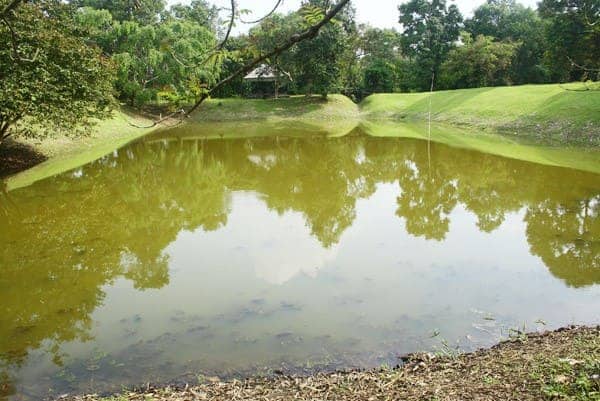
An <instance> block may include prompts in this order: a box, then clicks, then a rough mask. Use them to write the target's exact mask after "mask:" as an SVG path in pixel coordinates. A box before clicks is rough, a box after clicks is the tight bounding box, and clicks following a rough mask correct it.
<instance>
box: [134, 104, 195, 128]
mask: <svg viewBox="0 0 600 401" xmlns="http://www.w3.org/2000/svg"><path fill="white" fill-rule="evenodd" d="M177 114H181V115H182V116H184V115H185V110H183V109H180V110H177V111H174V112H173V113H171V114H168V115H166V116H164V117H162V118H160V119H158V120H156V121H153V122H152V124H150V125H147V126H142V125H136V124H134V123H132V122H131V121H128V122H127V123H128V124H129V125H131V126H132V127H135V128H145V129H147V128H154V127H156V126H157V125H158V124H160V123H162V122H163V121H166V120H168V119H170V118H171V117H173V116H175V115H177ZM181 121H182V120H181V119H180V120H179V122H178V123H175V124H173V125H172V126H173V127H174V126H176V125H178V124H180V123H181Z"/></svg>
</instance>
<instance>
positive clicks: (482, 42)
mask: <svg viewBox="0 0 600 401" xmlns="http://www.w3.org/2000/svg"><path fill="white" fill-rule="evenodd" d="M516 48H517V45H516V44H513V43H504V42H495V41H494V40H493V38H492V37H491V36H483V35H479V36H477V37H476V38H475V39H473V38H472V37H471V35H470V34H469V33H466V32H465V33H464V34H463V35H462V45H461V46H458V47H457V48H456V49H452V50H450V53H448V57H447V59H446V61H445V62H444V63H443V64H442V66H441V68H440V83H441V84H442V86H444V87H445V88H449V89H459V88H478V87H482V86H497V85H508V84H510V83H511V80H510V67H511V63H512V60H513V59H514V55H515V51H516Z"/></svg>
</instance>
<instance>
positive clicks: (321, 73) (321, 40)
mask: <svg viewBox="0 0 600 401" xmlns="http://www.w3.org/2000/svg"><path fill="white" fill-rule="evenodd" d="M328 6H329V1H324V0H307V1H305V2H304V4H303V7H304V9H303V10H301V11H304V13H305V18H304V19H305V23H307V24H308V23H310V22H311V16H310V15H311V14H314V13H315V10H322V11H321V12H322V13H325V12H326V11H327V9H328ZM306 14H308V15H309V16H308V17H307V16H306ZM317 14H318V13H317ZM354 14H355V10H354V9H353V8H352V7H347V8H346V9H344V10H343V11H341V12H340V13H338V15H336V17H335V19H334V20H333V23H331V24H328V25H327V26H326V27H324V28H323V29H322V30H321V32H319V34H318V35H317V36H316V37H315V38H313V39H312V40H310V41H304V42H301V43H298V45H297V46H296V49H295V50H294V52H293V59H294V64H295V66H296V74H297V75H296V77H295V80H296V84H297V85H298V87H299V89H300V90H301V91H302V92H304V93H305V94H307V95H310V94H313V93H318V94H320V95H321V96H323V97H327V94H328V93H329V92H334V91H339V90H341V89H342V87H343V73H342V72H343V71H344V69H345V68H347V65H345V64H348V63H351V62H352V60H353V59H354V54H352V52H353V48H352V46H351V42H352V39H351V35H352V33H353V32H355V31H356V23H355V21H354V17H355V15H354ZM307 61H309V62H307Z"/></svg>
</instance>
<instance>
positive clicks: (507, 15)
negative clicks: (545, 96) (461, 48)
mask: <svg viewBox="0 0 600 401" xmlns="http://www.w3.org/2000/svg"><path fill="white" fill-rule="evenodd" d="M465 30H466V31H467V32H469V33H470V34H471V36H472V37H477V36H479V35H485V36H490V37H493V38H494V40H496V41H512V42H515V43H517V42H518V43H520V45H519V47H518V49H517V51H516V54H515V58H514V60H513V62H512V66H511V81H512V82H514V83H516V84H523V83H541V82H546V81H547V80H548V72H547V70H546V68H545V67H544V66H543V65H542V57H543V53H544V41H545V38H544V24H543V21H542V19H541V18H540V17H539V16H538V14H537V13H536V12H535V11H534V10H532V9H531V8H526V7H524V6H523V5H521V4H518V3H517V2H516V1H515V0H487V2H486V3H484V4H483V5H481V6H480V7H478V8H477V9H476V10H475V13H474V15H473V17H472V18H470V19H468V20H466V21H465Z"/></svg>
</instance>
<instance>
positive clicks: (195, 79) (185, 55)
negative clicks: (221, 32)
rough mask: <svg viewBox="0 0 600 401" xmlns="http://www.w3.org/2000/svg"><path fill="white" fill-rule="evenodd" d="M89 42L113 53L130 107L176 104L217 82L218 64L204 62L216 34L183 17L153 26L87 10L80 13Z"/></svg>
mask: <svg viewBox="0 0 600 401" xmlns="http://www.w3.org/2000/svg"><path fill="white" fill-rule="evenodd" d="M78 18H79V20H80V21H81V24H82V25H83V26H85V28H86V33H87V37H88V39H89V40H91V41H93V42H95V43H97V44H98V45H100V46H102V47H103V50H104V51H105V52H106V53H107V54H111V55H112V59H113V60H114V62H115V64H116V66H117V79H116V82H115V88H116V89H117V91H118V92H119V97H120V98H121V99H122V100H126V101H128V103H129V104H130V105H131V106H143V105H145V104H147V103H148V102H150V101H157V100H161V99H166V100H168V101H169V102H171V103H173V104H175V105H177V104H178V103H179V102H181V101H186V100H187V101H189V100H192V99H194V98H195V97H197V96H198V95H199V93H200V92H201V91H202V90H203V88H205V87H207V86H208V85H211V84H214V83H215V82H216V79H217V76H218V74H219V72H220V66H221V61H220V60H214V61H212V62H205V61H206V60H207V59H208V58H209V53H210V52H211V50H212V49H213V48H214V47H215V45H216V38H215V34H214V32H212V31H211V30H210V29H209V28H208V27H205V26H202V25H200V24H199V23H197V22H194V21H192V20H190V19H186V18H178V19H175V18H169V19H166V20H164V21H161V22H160V23H157V24H149V25H141V24H139V23H138V22H136V21H123V22H119V21H115V20H112V19H111V18H110V15H108V14H107V12H106V10H94V9H91V8H89V7H86V8H83V9H81V10H80V12H79V15H78Z"/></svg>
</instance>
